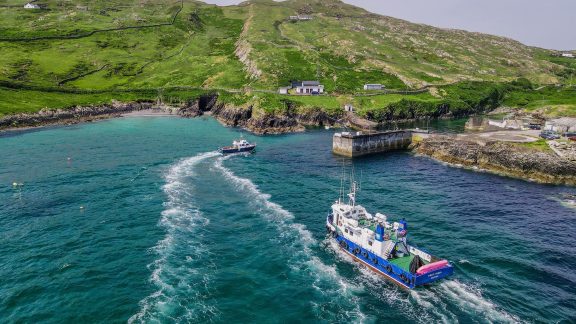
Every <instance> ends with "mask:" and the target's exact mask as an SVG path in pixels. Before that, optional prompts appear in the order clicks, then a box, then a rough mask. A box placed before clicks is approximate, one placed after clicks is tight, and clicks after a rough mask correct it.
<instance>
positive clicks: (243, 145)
mask: <svg viewBox="0 0 576 324" xmlns="http://www.w3.org/2000/svg"><path fill="white" fill-rule="evenodd" d="M255 149H256V144H250V143H249V142H248V141H247V140H245V139H239V140H236V141H234V142H232V146H226V147H222V148H220V149H219V150H218V151H220V153H222V154H233V153H242V152H252V151H254V150H255Z"/></svg>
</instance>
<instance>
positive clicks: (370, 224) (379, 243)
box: [326, 181, 454, 289]
mask: <svg viewBox="0 0 576 324" xmlns="http://www.w3.org/2000/svg"><path fill="white" fill-rule="evenodd" d="M356 191H357V184H356V182H354V181H352V186H351V190H350V193H349V194H348V197H349V199H350V200H349V202H348V203H345V202H343V197H342V195H341V196H340V198H339V199H338V200H337V201H336V202H335V203H334V204H333V205H332V210H331V211H330V213H329V214H328V216H327V217H326V229H327V231H328V234H329V235H330V236H331V239H332V240H334V241H335V242H336V243H337V244H338V246H339V247H340V248H341V249H342V250H343V251H344V252H346V253H347V254H348V255H350V256H352V258H354V260H356V261H358V262H360V263H362V264H364V265H365V266H367V267H368V268H369V269H371V270H372V271H374V272H376V273H378V274H380V275H382V276H384V277H385V278H387V279H389V280H391V281H392V282H394V283H396V284H398V285H399V286H401V287H403V288H407V289H414V288H416V287H419V286H423V285H427V284H430V283H432V282H435V281H438V280H440V279H443V278H446V277H448V276H450V275H452V274H453V273H454V267H453V266H452V265H451V264H450V262H448V261H447V260H444V259H440V258H438V257H436V256H433V255H432V254H430V253H428V252H427V251H425V250H423V249H420V248H417V247H415V246H413V245H411V244H408V241H407V236H408V224H407V222H406V221H405V220H404V219H402V220H400V221H397V222H389V221H388V218H387V216H386V215H383V214H381V213H376V215H372V214H370V213H368V212H367V211H366V209H365V208H364V207H362V206H360V205H357V204H356ZM341 192H342V190H341Z"/></svg>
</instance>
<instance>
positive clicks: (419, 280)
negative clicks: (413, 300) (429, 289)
mask: <svg viewBox="0 0 576 324" xmlns="http://www.w3.org/2000/svg"><path fill="white" fill-rule="evenodd" d="M452 274H454V266H453V265H451V264H450V263H447V264H446V265H444V266H442V267H439V268H436V269H433V270H431V271H428V272H425V273H421V274H416V282H415V284H414V285H415V286H423V285H428V284H431V283H433V282H435V281H438V280H441V279H444V278H446V277H449V276H451V275H452Z"/></svg>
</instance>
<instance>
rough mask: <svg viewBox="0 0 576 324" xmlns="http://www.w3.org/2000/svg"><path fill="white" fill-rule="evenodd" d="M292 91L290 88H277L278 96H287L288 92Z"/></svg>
mask: <svg viewBox="0 0 576 324" xmlns="http://www.w3.org/2000/svg"><path fill="white" fill-rule="evenodd" d="M290 89H292V87H280V88H278V93H279V94H284V95H285V94H288V90H290Z"/></svg>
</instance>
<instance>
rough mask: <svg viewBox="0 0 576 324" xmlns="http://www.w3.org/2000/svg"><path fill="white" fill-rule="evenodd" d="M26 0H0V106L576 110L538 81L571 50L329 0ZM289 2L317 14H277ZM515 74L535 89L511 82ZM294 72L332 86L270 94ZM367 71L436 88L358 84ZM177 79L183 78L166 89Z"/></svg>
mask: <svg viewBox="0 0 576 324" xmlns="http://www.w3.org/2000/svg"><path fill="white" fill-rule="evenodd" d="M25 3H26V1H18V0H0V82H4V84H9V85H10V86H9V87H0V114H10V113H16V112H33V111H37V110H39V109H42V108H46V107H47V108H65V107H71V106H75V105H87V104H102V103H106V102H111V101H112V100H119V101H126V100H156V99H158V98H160V99H163V100H172V101H174V102H178V101H186V100H189V99H192V98H193V96H195V95H198V94H199V93H205V92H212V91H218V92H219V93H220V94H221V100H222V101H224V102H227V103H230V104H234V105H238V106H249V105H250V106H253V107H254V108H255V109H256V110H262V111H264V112H269V113H270V112H282V111H283V109H285V107H286V106H287V102H288V101H289V102H290V104H291V105H293V106H296V107H300V108H302V109H308V108H321V109H324V110H326V111H329V112H336V111H338V110H339V109H341V107H342V106H343V105H344V104H346V103H351V104H353V105H354V106H355V107H357V109H358V111H359V112H360V114H362V115H365V116H367V117H371V118H374V119H388V118H403V117H410V116H413V117H414V116H420V115H432V116H434V115H438V114H439V113H446V112H447V111H448V112H450V113H452V114H453V115H460V114H466V113H472V112H478V111H483V110H485V109H488V108H490V107H493V106H496V105H498V104H504V105H510V106H518V107H522V108H526V109H528V110H539V111H540V110H541V111H544V112H546V113H547V114H550V115H576V99H575V96H574V94H573V90H570V88H566V87H561V88H554V87H545V88H542V89H540V90H534V89H535V88H537V87H538V85H540V84H550V83H563V84H566V85H570V83H571V82H572V79H573V78H574V76H575V74H576V73H575V71H576V60H570V59H567V58H560V57H554V56H552V55H551V54H552V53H551V52H550V51H546V50H542V49H537V48H531V47H528V46H525V45H522V44H520V43H518V42H515V41H512V40H509V39H505V38H501V37H496V36H490V35H483V34H478V33H467V32H464V31H455V30H443V29H438V28H434V27H430V26H424V25H418V24H412V23H409V22H406V21H402V20H398V19H394V18H391V17H385V16H378V15H373V14H370V13H368V12H366V11H364V10H363V9H360V8H356V7H353V6H349V5H346V4H343V3H341V2H339V1H333V0H327V1H319V0H310V1H305V0H288V1H285V2H274V1H272V0H252V1H251V2H250V3H244V4H242V5H238V6H227V7H217V6H213V5H206V4H204V3H202V2H199V1H180V0H138V1H136V0H125V1H119V0H95V1H86V0H69V1H61V0H41V1H38V3H39V4H40V5H42V7H43V8H45V9H41V10H27V9H23V8H22V7H23V5H24V4H25ZM298 13H304V14H309V15H311V16H312V17H313V19H312V20H311V21H298V22H291V21H289V20H288V19H287V18H288V17H289V16H290V15H295V14H298ZM518 78H523V79H526V80H529V81H528V82H529V83H530V84H531V88H522V87H518V86H508V84H509V82H511V81H513V80H516V79H518ZM291 80H319V81H321V82H322V83H323V84H324V85H325V89H326V92H327V93H328V95H327V96H318V97H295V96H291V97H285V96H280V95H275V94H273V93H270V92H273V91H275V90H276V89H277V87H279V86H284V85H287V84H288V83H289V82H290V81H291ZM466 80H468V81H466ZM365 83H381V84H384V85H385V86H386V88H388V89H396V90H410V89H415V88H418V87H421V86H424V85H430V84H432V85H436V87H434V92H430V93H421V94H410V95H400V94H387V95H384V94H383V95H376V96H365V93H363V91H362V86H363V85H364V84H365ZM532 85H533V86H532ZM177 87H185V88H187V89H191V90H190V91H176V92H173V93H172V94H171V95H169V96H167V95H166V93H167V92H170V90H168V89H174V88H177ZM249 89H254V90H255V91H250V90H249ZM571 89H574V88H571ZM41 90H43V91H41ZM258 90H261V92H258ZM70 91H75V92H84V93H76V94H70V93H69V92H70ZM238 91H240V92H241V93H239V94H238V93H236V92H238ZM262 91H264V92H262ZM265 91H268V92H265ZM167 98H169V99H167Z"/></svg>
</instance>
